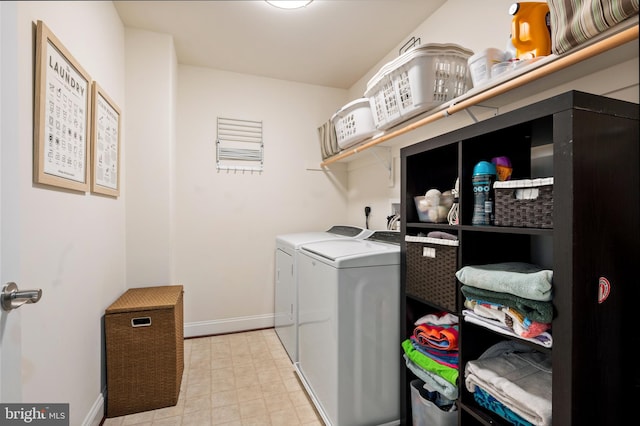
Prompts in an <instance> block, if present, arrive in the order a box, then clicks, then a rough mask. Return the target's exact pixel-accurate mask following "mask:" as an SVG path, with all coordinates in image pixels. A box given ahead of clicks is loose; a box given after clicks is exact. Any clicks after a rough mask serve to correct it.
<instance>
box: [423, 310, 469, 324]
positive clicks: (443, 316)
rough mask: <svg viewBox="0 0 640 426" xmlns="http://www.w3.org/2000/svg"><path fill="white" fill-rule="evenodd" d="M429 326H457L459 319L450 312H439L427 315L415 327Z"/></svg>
mask: <svg viewBox="0 0 640 426" xmlns="http://www.w3.org/2000/svg"><path fill="white" fill-rule="evenodd" d="M420 324H429V325H456V324H458V317H457V316H455V315H453V314H452V313H450V312H437V313H434V314H427V315H425V316H422V317H420V318H418V319H417V320H416V322H415V323H414V324H413V325H420Z"/></svg>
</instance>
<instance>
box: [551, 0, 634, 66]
mask: <svg viewBox="0 0 640 426" xmlns="http://www.w3.org/2000/svg"><path fill="white" fill-rule="evenodd" d="M638 1H639V0H547V3H548V5H549V15H550V20H551V50H552V52H553V53H555V54H556V55H560V54H562V53H564V52H566V51H568V50H571V49H572V48H574V47H576V46H579V45H580V44H582V43H584V42H585V41H587V40H589V39H590V38H592V37H594V36H596V35H598V34H599V33H601V32H603V31H604V30H606V29H608V28H611V27H613V26H615V25H616V24H618V23H620V22H622V21H624V20H625V19H627V18H629V17H631V16H634V15H637V14H638V8H639V7H638Z"/></svg>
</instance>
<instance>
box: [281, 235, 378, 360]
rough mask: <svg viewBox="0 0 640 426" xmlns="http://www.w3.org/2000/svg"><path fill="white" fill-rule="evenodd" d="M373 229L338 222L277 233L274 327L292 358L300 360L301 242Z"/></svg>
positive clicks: (333, 238)
mask: <svg viewBox="0 0 640 426" xmlns="http://www.w3.org/2000/svg"><path fill="white" fill-rule="evenodd" d="M372 233H373V231H372V230H369V229H364V228H361V227H358V226H349V225H335V226H332V227H331V228H329V229H328V230H327V231H317V232H300V233H292V234H283V235H278V236H277V237H276V255H275V257H276V260H275V262H276V267H275V331H276V334H277V335H278V338H279V339H280V342H281V343H282V346H284V348H285V350H286V351H287V354H288V355H289V358H290V359H291V362H292V363H293V362H296V361H298V287H297V283H296V276H297V268H296V259H297V253H298V249H299V248H300V246H302V245H303V244H306V243H310V242H314V241H326V240H335V239H340V238H355V239H360V238H366V237H368V236H370V235H371V234H372Z"/></svg>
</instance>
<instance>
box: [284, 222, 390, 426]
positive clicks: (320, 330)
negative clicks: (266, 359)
mask: <svg viewBox="0 0 640 426" xmlns="http://www.w3.org/2000/svg"><path fill="white" fill-rule="evenodd" d="M298 286H299V288H298V292H299V293H298V296H299V302H298V309H299V325H298V333H299V334H298V339H299V340H298V351H299V352H298V356H299V361H298V362H297V363H296V364H295V367H296V372H297V374H298V376H299V377H300V379H301V381H302V383H303V385H304V386H305V389H306V390H307V392H308V393H309V395H310V397H311V400H312V401H313V403H314V405H315V406H316V408H317V410H318V412H319V413H320V415H321V416H322V418H323V420H324V422H325V423H326V424H327V425H333V426H355V425H382V424H385V425H386V424H399V418H400V398H398V389H399V386H400V365H401V364H402V362H401V358H400V353H401V351H400V348H399V343H400V233H399V232H397V231H376V232H374V233H373V235H371V236H369V237H368V238H365V239H361V240H354V239H339V240H331V241H321V242H314V243H309V244H304V245H303V246H302V247H301V249H300V255H299V258H298Z"/></svg>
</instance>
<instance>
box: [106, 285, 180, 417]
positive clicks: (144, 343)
mask: <svg viewBox="0 0 640 426" xmlns="http://www.w3.org/2000/svg"><path fill="white" fill-rule="evenodd" d="M182 299H183V286H182V285H170V286H157V287H143V288H132V289H129V290H127V291H126V292H125V293H124V294H122V296H120V297H119V298H118V299H117V300H116V301H115V302H114V303H113V304H111V306H109V307H108V308H107V309H106V311H105V348H106V362H107V368H106V370H107V404H106V417H118V416H124V415H126V414H132V413H138V412H142V411H148V410H154V409H157V408H163V407H170V406H173V405H176V403H177V402H178V396H179V394H180V383H181V381H182V373H183V370H184V322H183V321H184V320H183V300H182Z"/></svg>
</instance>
